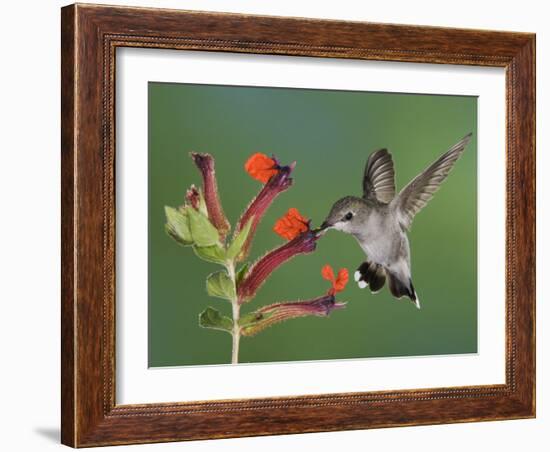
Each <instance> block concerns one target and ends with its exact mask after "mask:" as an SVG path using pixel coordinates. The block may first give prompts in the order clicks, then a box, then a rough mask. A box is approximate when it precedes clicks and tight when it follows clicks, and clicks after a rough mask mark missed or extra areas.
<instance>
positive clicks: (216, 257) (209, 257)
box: [193, 244, 226, 265]
mask: <svg viewBox="0 0 550 452" xmlns="http://www.w3.org/2000/svg"><path fill="white" fill-rule="evenodd" d="M193 251H195V254H196V255H197V256H198V257H200V258H201V259H202V260H205V261H207V262H213V263H214V264H222V265H224V264H225V261H226V258H225V250H224V249H223V248H222V247H221V246H220V245H217V244H216V245H212V246H194V247H193Z"/></svg>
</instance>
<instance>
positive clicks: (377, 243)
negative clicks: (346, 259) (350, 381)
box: [356, 215, 410, 273]
mask: <svg viewBox="0 0 550 452" xmlns="http://www.w3.org/2000/svg"><path fill="white" fill-rule="evenodd" d="M370 220H371V221H368V222H367V224H366V225H365V226H366V227H365V229H364V231H363V233H362V234H361V235H360V236H358V237H356V238H357V241H358V242H359V245H360V246H361V248H362V249H363V251H364V252H365V254H366V255H367V256H368V258H369V260H370V261H372V262H375V263H377V264H379V265H382V266H384V267H386V268H387V269H395V270H397V269H399V273H401V272H403V270H405V267H406V268H408V267H409V265H410V258H409V240H408V238H407V235H406V233H405V232H404V231H403V230H402V229H401V228H400V227H399V225H398V223H397V221H392V220H393V218H392V217H391V216H382V215H380V216H375V217H374V218H372V217H371V219H370Z"/></svg>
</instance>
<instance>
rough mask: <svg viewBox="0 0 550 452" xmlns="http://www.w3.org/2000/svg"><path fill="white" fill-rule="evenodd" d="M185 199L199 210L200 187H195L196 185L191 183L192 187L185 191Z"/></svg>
mask: <svg viewBox="0 0 550 452" xmlns="http://www.w3.org/2000/svg"><path fill="white" fill-rule="evenodd" d="M185 199H186V201H187V202H188V203H189V204H190V205H191V207H193V209H195V210H199V205H200V199H201V194H200V192H199V190H198V188H197V187H195V185H191V187H189V188H188V189H187V192H186V193H185Z"/></svg>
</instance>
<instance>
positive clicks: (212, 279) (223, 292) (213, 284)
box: [206, 270, 236, 300]
mask: <svg viewBox="0 0 550 452" xmlns="http://www.w3.org/2000/svg"><path fill="white" fill-rule="evenodd" d="M206 291H207V292H208V295H210V296H212V297H218V298H225V299H226V300H234V299H235V297H236V294H235V285H234V284H233V281H231V278H230V277H229V275H228V274H227V272H226V271H225V270H221V271H219V272H216V273H212V274H210V275H208V278H206Z"/></svg>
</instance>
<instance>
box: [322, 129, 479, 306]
mask: <svg viewBox="0 0 550 452" xmlns="http://www.w3.org/2000/svg"><path fill="white" fill-rule="evenodd" d="M471 137H472V134H471V133H470V134H468V135H466V136H465V137H464V138H463V139H462V140H460V141H459V142H458V143H457V144H455V145H454V146H453V147H451V148H450V149H449V150H448V151H447V152H445V153H444V154H443V155H442V156H441V157H439V158H438V159H437V160H436V161H435V162H433V163H432V164H431V165H430V166H428V167H427V168H426V169H425V170H424V171H422V172H421V173H420V174H419V175H418V176H416V177H415V178H414V179H413V180H412V181H411V182H409V184H408V185H407V186H406V187H404V188H403V189H402V190H401V191H400V192H399V194H398V195H397V196H396V195H395V172H394V169H393V160H392V156H391V154H390V153H389V152H388V150H387V149H380V150H378V151H376V152H373V153H372V154H371V155H370V156H369V158H368V160H367V164H366V166H365V173H364V176H363V197H362V198H359V197H356V196H345V197H344V198H342V199H339V200H338V201H336V202H335V203H334V205H333V206H332V208H331V210H330V213H329V214H328V216H327V218H326V219H325V221H324V222H323V223H322V224H321V227H320V230H321V231H325V230H328V229H336V230H338V231H342V232H345V233H347V234H351V235H353V236H354V237H355V238H356V239H357V241H358V242H359V245H360V246H361V248H362V249H363V251H364V252H365V254H366V255H367V260H366V261H365V262H363V263H362V264H361V265H360V266H359V268H358V269H357V271H356V272H355V281H356V282H357V284H358V285H359V287H360V288H361V289H364V288H365V287H367V286H369V287H370V290H371V291H372V293H376V292H378V291H380V289H382V288H383V287H384V284H385V283H386V279H387V280H388V285H389V289H390V292H391V293H392V295H393V296H394V297H396V298H401V297H403V296H406V297H408V298H409V299H410V300H411V301H412V302H413V303H414V304H415V305H416V307H417V308H419V309H420V300H419V298H418V295H417V293H416V291H415V289H414V286H413V283H412V279H411V259H410V248H409V239H408V237H407V231H408V230H409V229H410V227H411V224H412V221H413V219H414V217H415V215H416V214H417V213H418V212H419V211H420V210H421V209H422V208H423V207H424V206H425V205H426V204H427V203H428V201H429V200H430V199H431V198H432V197H433V195H434V193H435V192H436V191H437V190H438V189H439V186H440V185H441V183H442V182H443V181H444V180H445V178H446V177H447V175H448V174H449V172H450V171H451V169H452V168H453V165H454V164H455V162H456V161H457V160H458V158H459V157H460V156H461V155H462V153H463V152H464V149H465V148H466V146H467V145H468V143H469V142H470V139H471Z"/></svg>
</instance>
